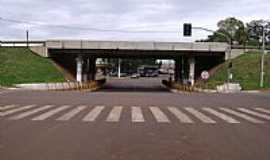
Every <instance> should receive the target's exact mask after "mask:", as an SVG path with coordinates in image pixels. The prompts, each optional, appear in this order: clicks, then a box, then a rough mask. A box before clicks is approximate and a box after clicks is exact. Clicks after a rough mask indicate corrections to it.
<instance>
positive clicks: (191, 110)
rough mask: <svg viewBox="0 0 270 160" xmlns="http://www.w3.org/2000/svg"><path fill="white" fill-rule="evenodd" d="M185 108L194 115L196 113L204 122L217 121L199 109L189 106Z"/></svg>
mask: <svg viewBox="0 0 270 160" xmlns="http://www.w3.org/2000/svg"><path fill="white" fill-rule="evenodd" d="M185 110H187V111H188V112H189V113H191V114H192V115H194V116H195V117H196V118H198V119H199V120H201V121H202V122H204V123H216V121H214V120H213V119H211V118H209V117H208V116H206V115H205V114H203V113H201V112H199V111H198V110H196V109H194V108H191V107H188V108H185Z"/></svg>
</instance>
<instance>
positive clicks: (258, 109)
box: [255, 108, 270, 114]
mask: <svg viewBox="0 0 270 160" xmlns="http://www.w3.org/2000/svg"><path fill="white" fill-rule="evenodd" d="M255 109H256V110H257V111H261V112H264V113H269V114H270V110H268V109H264V108H255Z"/></svg>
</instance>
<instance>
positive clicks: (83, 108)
mask: <svg viewBox="0 0 270 160" xmlns="http://www.w3.org/2000/svg"><path fill="white" fill-rule="evenodd" d="M14 106H15V107H14ZM1 109H4V110H1V112H0V117H2V119H7V120H11V121H16V120H17V121H18V120H31V121H46V120H56V121H59V122H60V121H62V122H64V121H66V122H68V121H70V120H73V119H76V120H77V121H81V122H88V123H90V122H92V123H94V122H97V121H98V122H105V123H109V122H114V123H117V122H120V121H127V122H130V123H138V122H140V123H147V122H149V121H154V123H156V124H161V123H164V124H172V123H179V124H198V123H200V124H222V123H227V124H241V123H256V124H260V123H270V112H268V111H269V109H266V108H262V107H260V108H243V107H239V108H225V107H200V108H199V107H197V108H195V107H180V106H179V107H176V106H163V107H162V106H123V105H115V106H105V105H94V106H88V105H75V106H74V105H58V106H57V105H52V104H48V105H36V104H31V105H22V106H20V105H16V104H11V105H2V106H1ZM124 111H125V112H124ZM124 114H129V115H128V116H129V117H130V118H128V119H127V118H121V117H127V115H124ZM79 115H80V116H79ZM145 117H147V118H146V119H145ZM149 117H151V118H149Z"/></svg>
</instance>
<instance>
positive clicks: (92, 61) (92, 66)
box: [89, 58, 96, 81]
mask: <svg viewBox="0 0 270 160" xmlns="http://www.w3.org/2000/svg"><path fill="white" fill-rule="evenodd" d="M89 66H90V67H89V79H90V80H91V81H94V80H95V79H96V58H90V59H89Z"/></svg>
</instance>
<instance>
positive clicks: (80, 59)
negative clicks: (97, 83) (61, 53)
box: [76, 55, 83, 82]
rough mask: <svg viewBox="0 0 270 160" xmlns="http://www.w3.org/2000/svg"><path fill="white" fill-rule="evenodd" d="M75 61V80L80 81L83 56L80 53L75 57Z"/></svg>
mask: <svg viewBox="0 0 270 160" xmlns="http://www.w3.org/2000/svg"><path fill="white" fill-rule="evenodd" d="M76 62H77V73H76V80H77V82H82V72H83V58H82V56H81V55H79V56H78V57H77V58H76Z"/></svg>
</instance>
